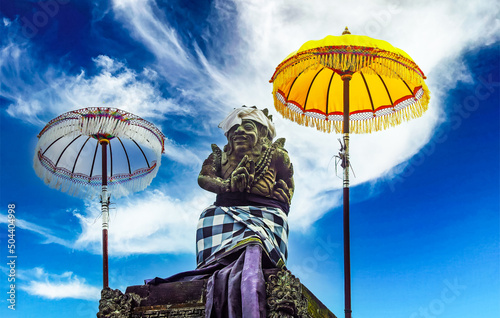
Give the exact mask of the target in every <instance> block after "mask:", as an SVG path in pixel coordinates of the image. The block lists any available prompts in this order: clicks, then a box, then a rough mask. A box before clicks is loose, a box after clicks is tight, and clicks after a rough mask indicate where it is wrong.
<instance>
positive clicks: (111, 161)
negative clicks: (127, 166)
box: [109, 142, 113, 177]
mask: <svg viewBox="0 0 500 318" xmlns="http://www.w3.org/2000/svg"><path fill="white" fill-rule="evenodd" d="M109 163H110V164H111V174H110V175H109V177H112V176H113V151H111V142H110V143H109Z"/></svg>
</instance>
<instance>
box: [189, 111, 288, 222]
mask: <svg viewBox="0 0 500 318" xmlns="http://www.w3.org/2000/svg"><path fill="white" fill-rule="evenodd" d="M220 127H221V128H223V129H224V130H225V135H226V137H227V141H228V143H227V145H226V146H225V147H224V151H223V152H222V151H221V150H220V149H219V147H217V146H216V145H215V144H213V145H212V150H213V152H212V154H211V155H210V156H209V157H208V159H207V160H205V162H204V163H203V166H202V169H201V172H200V175H199V177H198V183H199V185H200V186H201V187H202V188H203V189H205V190H208V191H211V192H215V193H217V194H218V195H221V196H222V197H229V198H230V197H245V196H242V195H237V196H235V195H232V194H230V193H252V194H255V195H259V196H262V197H265V198H270V199H274V200H278V201H281V202H282V203H283V204H282V206H286V209H287V212H288V206H289V205H290V201H291V199H292V196H293V167H292V164H291V162H290V158H289V157H288V153H287V152H286V150H285V149H284V148H283V146H284V143H285V139H284V138H281V139H278V140H277V141H276V142H275V143H273V144H272V143H271V142H272V139H273V138H274V135H275V130H274V125H273V123H272V121H271V119H270V117H268V115H267V109H265V110H264V111H263V112H262V111H260V110H258V109H256V108H248V107H242V108H238V109H235V110H234V111H233V112H232V113H231V114H230V115H229V116H228V118H226V120H225V121H224V122H222V123H221V125H220Z"/></svg>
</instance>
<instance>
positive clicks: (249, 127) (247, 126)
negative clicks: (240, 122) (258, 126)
mask: <svg viewBox="0 0 500 318" xmlns="http://www.w3.org/2000/svg"><path fill="white" fill-rule="evenodd" d="M243 127H244V128H245V129H246V130H252V129H253V125H252V124H245V126H243Z"/></svg>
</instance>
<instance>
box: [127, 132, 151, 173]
mask: <svg viewBox="0 0 500 318" xmlns="http://www.w3.org/2000/svg"><path fill="white" fill-rule="evenodd" d="M130 140H132V141H133V142H134V144H135V145H136V146H137V147H138V148H139V150H140V151H141V152H142V155H143V156H144V160H146V164H147V165H148V168H150V166H149V161H148V158H146V154H144V151H142V148H141V146H139V144H138V143H137V142H135V140H134V139H132V138H130Z"/></svg>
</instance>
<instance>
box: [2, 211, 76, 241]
mask: <svg viewBox="0 0 500 318" xmlns="http://www.w3.org/2000/svg"><path fill="white" fill-rule="evenodd" d="M0 223H8V218H7V216H6V215H5V214H2V215H0ZM15 224H16V227H17V228H19V229H23V230H27V231H30V232H33V233H36V234H38V235H40V236H42V237H43V238H45V240H44V241H43V242H41V243H42V244H50V243H55V244H59V245H62V246H65V247H68V248H72V246H73V243H72V242H71V241H68V240H64V239H62V238H60V237H58V236H57V235H55V234H54V233H53V231H51V230H50V229H48V228H45V227H43V226H41V225H38V224H35V223H32V222H29V221H26V220H23V219H16V220H15Z"/></svg>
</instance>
